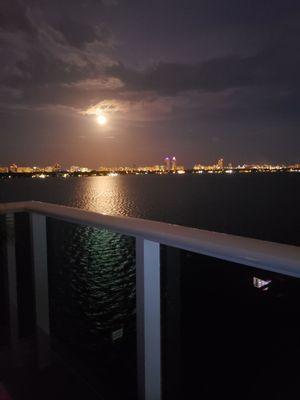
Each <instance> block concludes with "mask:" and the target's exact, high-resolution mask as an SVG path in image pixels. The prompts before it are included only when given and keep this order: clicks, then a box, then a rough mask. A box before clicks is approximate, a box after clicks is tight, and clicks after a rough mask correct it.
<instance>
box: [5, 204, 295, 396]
mask: <svg viewBox="0 0 300 400" xmlns="http://www.w3.org/2000/svg"><path fill="white" fill-rule="evenodd" d="M20 212H25V213H29V215H30V222H31V228H30V229H31V242H32V258H33V270H34V287H35V304H36V310H35V312H36V324H37V327H38V330H39V337H40V341H41V342H42V341H43V336H44V335H49V304H48V301H49V300H48V274H47V234H46V218H47V217H51V218H54V219H57V220H61V221H66V222H72V223H76V224H81V225H85V226H91V227H96V228H101V229H103V228H105V229H107V230H109V231H112V232H115V233H119V234H125V235H127V236H132V237H134V238H135V239H136V309H137V353H138V360H137V371H138V377H137V379H138V397H139V399H145V400H160V399H161V397H162V366H161V359H162V357H161V353H162V351H161V282H160V272H161V271H160V269H161V265H160V263H161V261H160V247H161V245H166V246H171V247H173V248H177V249H180V250H186V251H190V252H193V253H197V254H201V255H205V256H209V257H214V258H217V259H221V260H226V261H230V262H234V263H238V264H240V265H244V266H247V267H254V268H259V269H261V270H263V271H271V272H275V273H278V274H282V275H285V276H289V277H295V278H299V277H300V248H298V247H296V246H290V245H285V244H278V243H271V242H266V241H261V240H255V239H249V238H244V237H238V236H234V235H228V234H222V233H216V232H208V231H204V230H199V229H194V228H187V227H183V226H177V225H172V224H166V223H161V222H154V221H149V220H143V219H137V218H128V217H121V216H110V215H103V214H99V213H95V212H90V211H85V210H81V209H76V208H71V207H66V206H60V205H54V204H48V203H40V202H35V201H31V202H18V203H6V204H0V214H3V215H5V221H6V233H7V234H6V238H7V240H6V254H7V272H8V274H7V276H8V296H9V318H10V324H11V334H10V343H11V350H12V352H14V350H16V347H17V346H18V333H17V332H18V320H17V319H18V318H17V307H18V304H17V281H16V243H15V235H14V229H15V228H14V223H15V222H14V221H15V213H20ZM40 345H41V346H40V347H41V351H40V352H39V357H40V364H41V365H42V364H43V362H45V363H46V362H47V360H46V358H47V356H46V354H45V351H44V350H42V349H44V347H43V346H42V343H40Z"/></svg>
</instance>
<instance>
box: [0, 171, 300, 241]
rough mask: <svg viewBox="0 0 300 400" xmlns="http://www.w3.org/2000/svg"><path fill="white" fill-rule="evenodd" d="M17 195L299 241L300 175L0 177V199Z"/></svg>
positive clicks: (85, 207) (275, 239)
mask: <svg viewBox="0 0 300 400" xmlns="http://www.w3.org/2000/svg"><path fill="white" fill-rule="evenodd" d="M20 200H40V201H47V202H51V203H58V204H66V205H69V206H73V207H79V208H84V209H87V210H93V211H98V212H100V213H107V214H113V215H126V216H132V217H138V218H148V219H152V220H158V221H165V222H170V223H175V224H180V225H186V226H193V227H197V228H201V229H209V230H214V231H219V232H226V233H233V234H237V235H244V236H249V237H256V238H260V239H264V240H271V241H277V242H283V243H291V244H295V245H299V244H300V223H299V222H300V213H299V204H300V174H251V175H250V174H249V175H248V174H247V175H242V174H239V175H238V174H235V175H230V176H228V175H184V176H178V175H167V176H166V175H162V176H157V175H155V176H153V175H143V176H141V175H139V176H114V177H110V176H103V177H90V178H68V179H63V178H48V179H45V180H41V179H29V178H20V179H12V180H0V202H5V201H20Z"/></svg>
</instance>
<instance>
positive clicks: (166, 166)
mask: <svg viewBox="0 0 300 400" xmlns="http://www.w3.org/2000/svg"><path fill="white" fill-rule="evenodd" d="M165 170H166V171H170V158H169V157H166V158H165Z"/></svg>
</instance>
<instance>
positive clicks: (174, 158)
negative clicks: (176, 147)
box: [171, 156, 176, 171]
mask: <svg viewBox="0 0 300 400" xmlns="http://www.w3.org/2000/svg"><path fill="white" fill-rule="evenodd" d="M171 170H172V171H176V157H175V156H174V157H173V158H172V162H171Z"/></svg>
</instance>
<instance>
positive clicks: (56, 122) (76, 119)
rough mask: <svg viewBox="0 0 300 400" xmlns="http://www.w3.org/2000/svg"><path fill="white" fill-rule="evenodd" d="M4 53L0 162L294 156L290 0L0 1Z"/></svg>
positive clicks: (297, 22)
mask: <svg viewBox="0 0 300 400" xmlns="http://www.w3.org/2000/svg"><path fill="white" fill-rule="evenodd" d="M0 55H1V64H0V138H1V142H0V143H1V145H0V165H6V164H9V163H12V162H16V163H18V164H20V165H24V164H39V165H46V164H53V163H54V162H60V163H61V164H62V165H64V166H69V165H70V164H75V165H76V164H80V165H88V166H91V167H98V166H99V165H133V164H139V165H146V164H157V163H160V162H161V160H162V159H163V158H164V157H165V156H166V155H171V156H173V155H176V157H177V159H178V161H179V162H180V163H183V164H185V165H187V166H191V165H193V163H195V162H201V163H211V162H213V161H214V160H215V159H217V158H219V157H221V156H222V157H224V159H225V161H227V162H232V163H234V164H235V163H239V162H265V161H268V162H295V161H300V151H299V150H300V95H299V89H300V2H299V1H292V0H285V1H282V0H268V1H266V0H227V1H224V0H1V2H0ZM99 115H104V116H105V117H106V118H107V123H106V125H104V126H100V125H99V124H98V123H97V116H99Z"/></svg>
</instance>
